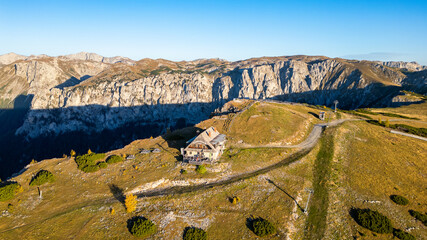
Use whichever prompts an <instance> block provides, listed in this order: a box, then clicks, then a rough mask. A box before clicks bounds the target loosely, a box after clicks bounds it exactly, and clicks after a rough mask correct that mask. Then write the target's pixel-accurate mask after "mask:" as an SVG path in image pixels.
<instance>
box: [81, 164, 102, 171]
mask: <svg viewBox="0 0 427 240" xmlns="http://www.w3.org/2000/svg"><path fill="white" fill-rule="evenodd" d="M98 170H99V166H98V165H88V166H85V167H84V168H82V171H83V172H85V173H91V172H96V171H98Z"/></svg>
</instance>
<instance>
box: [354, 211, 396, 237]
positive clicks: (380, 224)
mask: <svg viewBox="0 0 427 240" xmlns="http://www.w3.org/2000/svg"><path fill="white" fill-rule="evenodd" d="M351 211H352V212H351V215H353V217H354V219H355V220H356V222H357V223H358V224H359V225H360V226H362V227H364V228H367V229H369V230H371V231H373V232H377V233H392V232H393V226H392V225H391V222H390V219H388V218H387V217H386V216H384V215H382V214H381V213H379V212H377V211H374V210H371V209H352V210H351Z"/></svg>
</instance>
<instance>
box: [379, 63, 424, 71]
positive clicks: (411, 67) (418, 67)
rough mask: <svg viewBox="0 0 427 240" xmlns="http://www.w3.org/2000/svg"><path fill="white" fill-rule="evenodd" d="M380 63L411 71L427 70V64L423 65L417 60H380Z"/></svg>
mask: <svg viewBox="0 0 427 240" xmlns="http://www.w3.org/2000/svg"><path fill="white" fill-rule="evenodd" d="M379 63H380V64H383V65H384V66H388V67H393V68H400V69H402V70H405V71H411V72H415V71H422V70H427V66H422V65H420V64H418V63H417V62H379Z"/></svg>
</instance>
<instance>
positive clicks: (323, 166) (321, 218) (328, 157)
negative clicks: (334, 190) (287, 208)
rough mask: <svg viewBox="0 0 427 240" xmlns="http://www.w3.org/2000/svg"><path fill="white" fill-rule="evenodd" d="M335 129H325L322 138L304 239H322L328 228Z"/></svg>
mask: <svg viewBox="0 0 427 240" xmlns="http://www.w3.org/2000/svg"><path fill="white" fill-rule="evenodd" d="M334 132H335V130H334V129H328V130H326V131H325V135H324V136H323V137H322V138H321V139H320V149H319V152H318V154H317V156H316V160H315V163H314V167H313V177H314V179H313V190H314V192H313V194H312V197H311V199H310V207H309V209H308V218H307V221H306V226H305V228H306V235H305V237H304V239H322V238H323V236H324V234H325V230H326V216H327V211H328V206H329V193H328V185H327V182H328V178H329V175H330V172H331V169H330V167H331V161H332V158H333V155H334V136H333V133H334Z"/></svg>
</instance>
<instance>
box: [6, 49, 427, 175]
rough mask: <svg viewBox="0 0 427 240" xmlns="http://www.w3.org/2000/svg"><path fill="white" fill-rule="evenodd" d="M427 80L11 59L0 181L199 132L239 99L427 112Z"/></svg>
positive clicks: (327, 66) (407, 69)
mask: <svg viewBox="0 0 427 240" xmlns="http://www.w3.org/2000/svg"><path fill="white" fill-rule="evenodd" d="M426 76H427V75H426V70H425V67H424V66H420V65H418V64H416V63H404V62H371V61H356V60H347V59H340V58H328V57H324V56H302V55H300V56H283V57H262V58H252V59H246V60H240V61H235V62H230V61H226V60H221V59H199V60H194V61H180V62H174V61H169V60H165V59H141V60H138V61H135V60H131V59H128V58H125V57H103V56H100V55H97V54H95V53H85V52H83V53H78V54H71V55H66V56H58V57H51V56H47V55H37V56H21V55H17V54H7V55H2V56H0V121H1V122H2V123H3V124H2V125H1V126H0V162H1V163H2V164H4V165H6V166H7V167H6V168H2V169H0V176H2V177H3V178H4V177H8V176H10V175H11V174H12V173H14V172H16V171H17V170H18V169H20V168H22V167H23V166H25V165H26V164H28V163H29V162H30V161H31V159H33V158H34V159H36V160H41V159H45V158H52V157H59V156H61V155H62V154H63V153H64V152H68V151H69V149H70V148H73V149H76V150H78V151H83V150H84V149H88V148H91V147H92V148H93V150H94V151H109V150H112V149H115V148H121V147H124V146H125V145H127V144H129V143H130V142H131V141H133V140H136V139H140V138H147V137H149V136H157V135H159V134H163V133H165V132H166V129H168V128H169V129H178V128H182V127H185V126H191V125H194V124H197V123H198V122H200V121H203V120H206V119H208V118H209V116H210V115H211V113H212V112H214V111H218V109H219V108H221V107H222V105H223V104H224V103H226V102H228V101H230V100H232V99H234V98H247V99H254V100H257V99H276V100H284V101H292V102H305V103H309V104H313V105H326V106H328V107H332V106H333V102H334V101H335V100H338V101H339V104H338V107H339V108H341V109H355V108H362V107H371V108H372V107H397V106H402V105H409V104H412V103H421V102H422V101H423V100H424V99H425V94H426V91H427V88H426V86H427V84H426V83H427V82H426V81H427V78H426ZM260 119H261V118H260ZM252 120H254V121H255V122H256V120H255V119H254V118H253V119H252ZM278 131H280V129H278ZM99 139H103V141H99ZM112 139H114V140H112ZM41 142H43V146H41V145H40V143H41Z"/></svg>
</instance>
